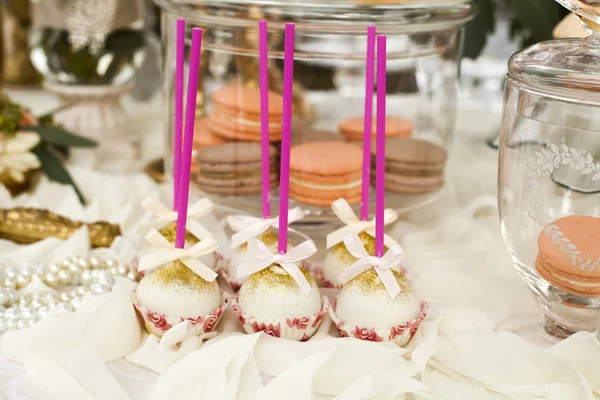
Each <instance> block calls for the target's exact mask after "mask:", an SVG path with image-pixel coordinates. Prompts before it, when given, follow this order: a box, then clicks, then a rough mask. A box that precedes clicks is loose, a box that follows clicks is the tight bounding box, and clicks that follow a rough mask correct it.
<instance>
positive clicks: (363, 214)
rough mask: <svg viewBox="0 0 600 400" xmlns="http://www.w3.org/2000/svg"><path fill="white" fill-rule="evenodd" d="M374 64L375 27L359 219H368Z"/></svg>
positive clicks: (367, 85) (367, 88)
mask: <svg viewBox="0 0 600 400" xmlns="http://www.w3.org/2000/svg"><path fill="white" fill-rule="evenodd" d="M373 64H375V27H374V26H372V25H371V26H369V27H368V28H367V76H366V79H365V115H364V119H365V125H364V136H363V174H362V203H361V206H360V219H361V220H363V221H366V220H368V219H369V194H370V193H369V190H370V185H371V141H372V140H373V139H372V136H371V135H372V130H373V125H372V124H373V75H374V73H373V72H374V71H373V68H374V65H373Z"/></svg>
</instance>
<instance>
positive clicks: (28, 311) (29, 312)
mask: <svg viewBox="0 0 600 400" xmlns="http://www.w3.org/2000/svg"><path fill="white" fill-rule="evenodd" d="M34 317H35V311H34V310H33V309H32V308H29V307H27V308H25V309H23V310H22V311H21V319H24V320H29V319H31V318H34Z"/></svg>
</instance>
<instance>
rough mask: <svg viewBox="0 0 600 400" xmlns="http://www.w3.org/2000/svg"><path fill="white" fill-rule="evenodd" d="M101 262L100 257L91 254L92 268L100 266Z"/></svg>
mask: <svg viewBox="0 0 600 400" xmlns="http://www.w3.org/2000/svg"><path fill="white" fill-rule="evenodd" d="M101 263H102V262H101V261H100V259H99V258H98V257H96V256H91V257H90V266H91V267H92V268H99V266H100V264H101Z"/></svg>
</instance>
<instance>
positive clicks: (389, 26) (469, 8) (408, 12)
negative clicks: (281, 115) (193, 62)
mask: <svg viewBox="0 0 600 400" xmlns="http://www.w3.org/2000/svg"><path fill="white" fill-rule="evenodd" d="M155 2H156V4H158V5H159V6H160V7H161V8H163V9H164V10H167V11H169V12H171V13H173V14H175V15H177V16H181V17H185V18H186V19H188V20H192V21H194V20H196V21H198V22H200V21H201V22H202V23H203V24H204V25H205V26H209V27H210V26H211V25H214V24H234V25H236V26H238V27H240V28H243V27H245V26H250V25H252V26H253V25H255V24H256V20H258V19H267V20H268V21H269V30H271V29H283V24H284V23H285V22H295V23H296V30H297V31H299V30H302V31H311V32H314V33H319V32H321V33H324V34H332V33H333V34H335V33H342V34H343V33H351V32H357V33H360V34H364V31H365V29H366V26H367V25H371V24H376V25H377V28H378V31H379V33H382V34H391V33H402V32H419V31H423V32H427V31H431V30H441V29H448V28H450V27H456V26H460V25H462V24H463V23H465V22H467V21H468V20H469V19H471V17H472V14H473V5H472V0H329V1H327V2H324V1H322V0H155Z"/></svg>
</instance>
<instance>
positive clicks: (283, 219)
mask: <svg viewBox="0 0 600 400" xmlns="http://www.w3.org/2000/svg"><path fill="white" fill-rule="evenodd" d="M293 84H294V24H285V45H284V53H283V117H282V119H281V180H280V182H279V191H280V196H279V254H285V253H286V252H287V238H288V207H289V204H288V198H289V194H290V142H291V130H292V86H293Z"/></svg>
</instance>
